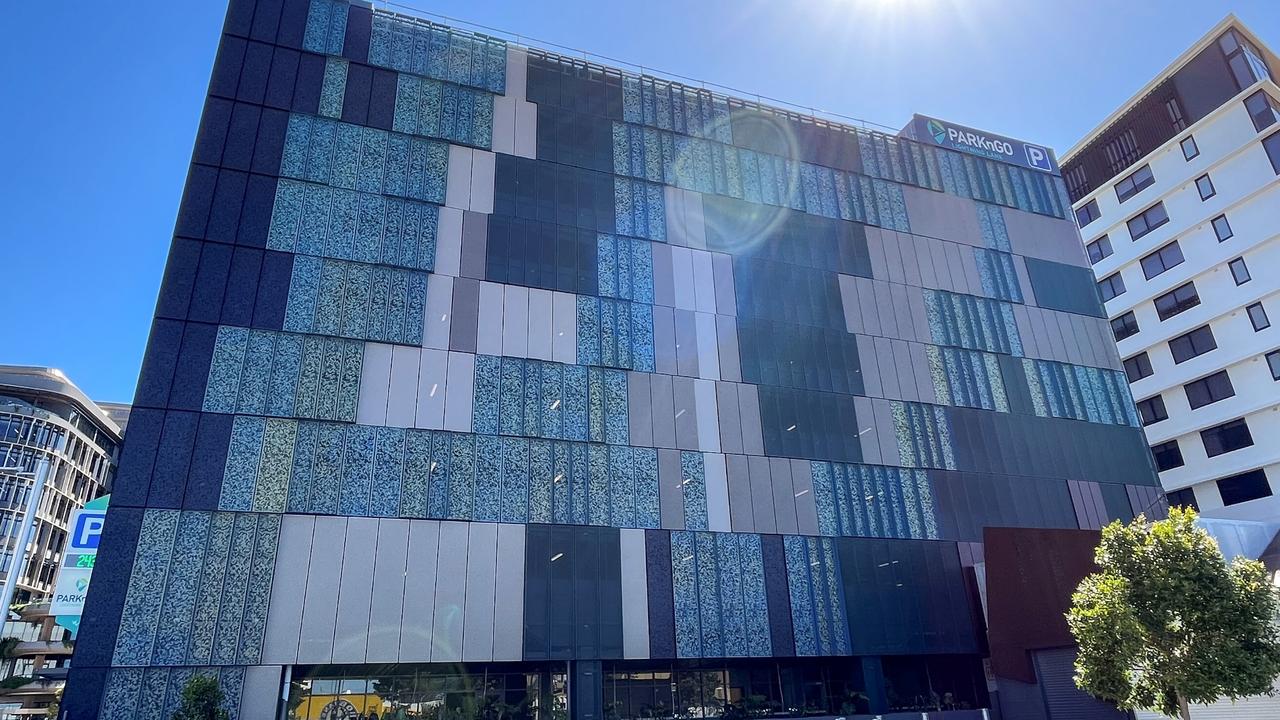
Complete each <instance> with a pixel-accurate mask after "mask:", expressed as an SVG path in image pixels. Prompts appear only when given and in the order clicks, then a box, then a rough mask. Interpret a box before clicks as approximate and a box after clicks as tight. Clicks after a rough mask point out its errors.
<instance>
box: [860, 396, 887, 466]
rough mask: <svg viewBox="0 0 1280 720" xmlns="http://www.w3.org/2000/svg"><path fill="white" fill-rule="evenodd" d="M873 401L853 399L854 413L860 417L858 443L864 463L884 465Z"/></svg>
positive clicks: (862, 398)
mask: <svg viewBox="0 0 1280 720" xmlns="http://www.w3.org/2000/svg"><path fill="white" fill-rule="evenodd" d="M871 402H872V401H871V399H870V398H865V397H861V396H856V395H855V396H854V398H853V412H854V414H855V415H857V416H858V429H857V433H858V443H859V444H860V445H861V446H862V461H863V462H865V463H869V464H872V465H880V464H883V460H882V459H881V457H880V439H879V436H878V435H877V428H876V417H875V413H874V411H873V410H872V405H871Z"/></svg>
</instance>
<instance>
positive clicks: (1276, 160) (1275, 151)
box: [1262, 132, 1280, 175]
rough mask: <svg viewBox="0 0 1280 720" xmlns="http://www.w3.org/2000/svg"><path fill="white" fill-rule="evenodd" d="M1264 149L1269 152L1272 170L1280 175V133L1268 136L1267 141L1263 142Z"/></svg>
mask: <svg viewBox="0 0 1280 720" xmlns="http://www.w3.org/2000/svg"><path fill="white" fill-rule="evenodd" d="M1262 149H1263V150H1266V151H1267V157H1268V158H1269V159H1270V160H1271V169H1272V170H1275V171H1276V174H1277V175H1280V132H1276V133H1271V134H1270V135H1268V136H1267V139H1266V140H1263V141H1262Z"/></svg>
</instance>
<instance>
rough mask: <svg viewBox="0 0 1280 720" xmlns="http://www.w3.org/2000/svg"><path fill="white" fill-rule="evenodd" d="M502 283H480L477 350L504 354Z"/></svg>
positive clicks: (492, 353)
mask: <svg viewBox="0 0 1280 720" xmlns="http://www.w3.org/2000/svg"><path fill="white" fill-rule="evenodd" d="M502 288H503V286H502V285H499V284H498V283H491V282H482V283H480V316H479V319H478V321H477V322H478V325H477V327H476V352H477V353H480V354H482V355H501V354H502V295H503V293H502Z"/></svg>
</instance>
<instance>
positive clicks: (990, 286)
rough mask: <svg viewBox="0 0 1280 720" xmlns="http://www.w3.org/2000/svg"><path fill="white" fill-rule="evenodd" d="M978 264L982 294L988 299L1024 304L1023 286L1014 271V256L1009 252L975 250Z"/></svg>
mask: <svg viewBox="0 0 1280 720" xmlns="http://www.w3.org/2000/svg"><path fill="white" fill-rule="evenodd" d="M973 257H974V260H976V261H977V264H978V277H979V278H981V280H982V292H983V293H985V294H986V295H987V296H988V297H993V298H995V299H997V300H1007V301H1009V302H1016V303H1020V302H1022V286H1021V285H1019V284H1018V273H1017V271H1016V270H1015V269H1014V265H1013V262H1014V261H1013V256H1012V255H1010V254H1009V253H1007V252H999V251H997V250H987V249H985V248H974V249H973Z"/></svg>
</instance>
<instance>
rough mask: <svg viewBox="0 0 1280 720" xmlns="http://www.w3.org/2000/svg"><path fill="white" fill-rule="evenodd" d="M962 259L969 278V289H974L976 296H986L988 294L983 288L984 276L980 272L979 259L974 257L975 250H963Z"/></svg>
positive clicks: (961, 252)
mask: <svg viewBox="0 0 1280 720" xmlns="http://www.w3.org/2000/svg"><path fill="white" fill-rule="evenodd" d="M960 258H961V261H962V262H963V266H962V267H964V272H965V275H967V276H969V287H971V288H973V294H974V295H985V294H986V292H985V291H984V289H983V287H982V275H981V274H980V273H979V272H978V258H977V256H976V255H974V252H973V248H961V250H960Z"/></svg>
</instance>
